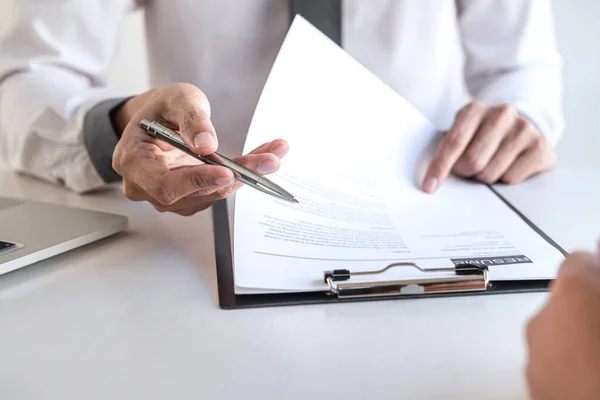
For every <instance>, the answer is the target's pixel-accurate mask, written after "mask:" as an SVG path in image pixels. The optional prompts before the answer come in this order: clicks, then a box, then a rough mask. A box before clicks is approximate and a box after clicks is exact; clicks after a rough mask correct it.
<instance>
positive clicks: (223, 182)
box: [215, 176, 235, 186]
mask: <svg viewBox="0 0 600 400" xmlns="http://www.w3.org/2000/svg"><path fill="white" fill-rule="evenodd" d="M234 182H235V179H233V178H232V177H230V176H228V177H221V178H217V180H215V183H216V184H217V186H229V185H233V183H234Z"/></svg>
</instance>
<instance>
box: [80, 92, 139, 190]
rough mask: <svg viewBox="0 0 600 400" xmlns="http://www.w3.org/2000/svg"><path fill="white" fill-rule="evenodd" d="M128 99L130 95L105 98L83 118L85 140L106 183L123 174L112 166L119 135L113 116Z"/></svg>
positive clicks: (96, 167) (91, 157) (118, 178)
mask: <svg viewBox="0 0 600 400" xmlns="http://www.w3.org/2000/svg"><path fill="white" fill-rule="evenodd" d="M128 99H129V97H126V98H117V99H109V100H104V101H102V102H101V103H98V104H97V105H95V106H94V107H92V108H91V109H90V110H89V111H88V112H87V113H86V114H85V118H84V120H83V141H84V143H85V147H86V149H87V152H88V154H89V156H90V159H91V161H92V164H93V165H94V168H95V169H96V171H97V172H98V175H100V177H101V178H102V180H103V181H104V183H114V182H118V181H120V180H121V176H119V174H117V173H116V172H115V170H114V169H113V167H112V156H113V152H114V151H115V147H116V145H117V142H118V141H119V137H118V134H117V132H116V129H115V126H114V124H113V119H112V118H111V116H112V114H113V111H115V110H117V109H119V108H120V107H121V106H122V105H123V104H124V103H125V102H126V101H127V100H128Z"/></svg>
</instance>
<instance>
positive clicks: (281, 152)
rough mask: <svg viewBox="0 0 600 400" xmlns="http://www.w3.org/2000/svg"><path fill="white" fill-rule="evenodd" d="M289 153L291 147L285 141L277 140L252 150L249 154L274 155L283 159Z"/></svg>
mask: <svg viewBox="0 0 600 400" xmlns="http://www.w3.org/2000/svg"><path fill="white" fill-rule="evenodd" d="M288 151H289V145H288V143H287V142H286V141H285V140H282V139H276V140H273V141H272V142H268V143H264V144H262V145H260V146H258V147H257V148H256V149H254V150H252V151H251V152H250V153H249V154H261V153H273V154H275V155H276V156H277V157H279V158H283V157H284V156H285V155H286V154H287V152H288Z"/></svg>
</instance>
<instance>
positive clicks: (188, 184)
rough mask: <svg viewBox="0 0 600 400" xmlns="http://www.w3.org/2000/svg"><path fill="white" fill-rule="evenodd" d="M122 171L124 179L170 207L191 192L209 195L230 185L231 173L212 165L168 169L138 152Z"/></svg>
mask: <svg viewBox="0 0 600 400" xmlns="http://www.w3.org/2000/svg"><path fill="white" fill-rule="evenodd" d="M132 160H135V161H134V162H131V161H130V162H129V168H127V167H126V168H124V169H123V170H124V171H125V172H126V175H125V176H124V178H125V179H127V180H130V181H132V182H133V183H135V184H136V185H137V186H139V187H140V188H141V189H142V190H143V191H145V192H146V193H147V194H148V195H149V196H151V197H152V198H153V199H155V200H156V201H157V202H158V203H160V204H162V205H172V204H174V203H175V202H177V201H178V200H180V199H181V198H183V197H185V196H188V195H190V194H192V193H196V192H202V193H211V192H214V191H215V190H218V189H219V188H221V187H224V186H229V185H231V184H232V183H233V182H234V176H233V173H232V172H231V171H230V170H228V169H227V168H223V167H219V166H214V165H196V166H185V167H180V168H176V169H173V170H169V169H168V168H167V167H165V166H164V165H163V164H161V163H160V162H159V161H157V160H156V159H154V158H152V157H149V156H148V155H147V153H142V155H141V156H139V157H132Z"/></svg>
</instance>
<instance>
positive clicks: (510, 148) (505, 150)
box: [476, 118, 537, 184]
mask: <svg viewBox="0 0 600 400" xmlns="http://www.w3.org/2000/svg"><path fill="white" fill-rule="evenodd" d="M536 134H537V133H536V131H535V129H534V128H533V127H532V126H531V124H529V122H527V121H526V120H525V119H522V118H519V119H517V121H516V122H515V124H514V128H513V129H512V132H511V133H510V134H509V135H508V136H507V137H505V138H504V140H503V141H502V143H501V144H500V148H499V149H498V151H497V152H496V154H495V155H494V156H493V157H492V159H491V160H490V162H489V163H488V164H487V166H486V167H485V168H484V170H483V171H481V172H480V173H478V174H477V176H476V178H477V179H478V180H479V181H481V182H485V183H488V184H491V183H495V182H497V181H498V180H499V179H500V177H501V176H502V175H504V174H505V173H506V171H507V170H508V169H509V168H510V166H511V165H512V164H513V163H514V162H515V160H516V159H517V157H518V156H519V155H520V154H521V153H523V152H524V151H525V150H526V149H527V148H528V147H529V146H531V144H532V143H533V140H535V137H536Z"/></svg>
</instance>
